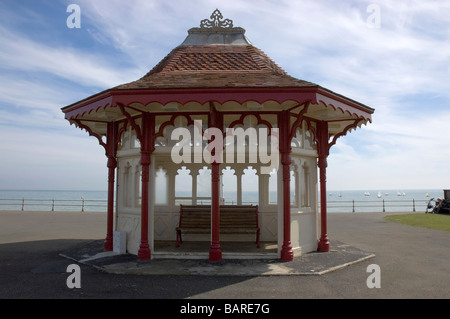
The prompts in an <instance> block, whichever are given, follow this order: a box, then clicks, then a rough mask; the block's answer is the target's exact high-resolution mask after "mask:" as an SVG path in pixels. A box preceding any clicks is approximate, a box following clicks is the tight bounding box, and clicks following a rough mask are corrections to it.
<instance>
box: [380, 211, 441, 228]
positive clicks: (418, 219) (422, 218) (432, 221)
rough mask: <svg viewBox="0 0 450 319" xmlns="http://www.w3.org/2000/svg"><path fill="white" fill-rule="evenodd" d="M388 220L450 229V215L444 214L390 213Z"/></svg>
mask: <svg viewBox="0 0 450 319" xmlns="http://www.w3.org/2000/svg"><path fill="white" fill-rule="evenodd" d="M385 218H386V219H387V220H390V221H394V222H399V223H402V224H405V225H410V226H420V227H426V228H432V229H439V230H447V231H450V215H442V214H424V213H422V214H404V215H388V216H385Z"/></svg>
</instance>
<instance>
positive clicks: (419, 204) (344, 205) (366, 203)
mask: <svg viewBox="0 0 450 319" xmlns="http://www.w3.org/2000/svg"><path fill="white" fill-rule="evenodd" d="M427 204H428V200H422V199H421V200H416V199H406V200H385V199H382V200H361V201H357V200H342V201H327V210H328V211H330V212H331V211H340V212H341V211H342V212H349V211H351V212H352V213H355V212H368V211H371V212H383V213H385V212H396V211H411V212H416V211H417V210H419V211H422V210H423V211H424V212H425V210H426V207H427ZM319 206H320V203H319Z"/></svg>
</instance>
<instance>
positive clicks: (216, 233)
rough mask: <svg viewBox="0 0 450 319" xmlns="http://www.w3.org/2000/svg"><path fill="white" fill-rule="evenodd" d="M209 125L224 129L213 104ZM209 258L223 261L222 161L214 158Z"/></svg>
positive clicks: (220, 117) (213, 153)
mask: <svg viewBox="0 0 450 319" xmlns="http://www.w3.org/2000/svg"><path fill="white" fill-rule="evenodd" d="M210 107H211V112H210V116H209V127H210V128H211V127H216V128H219V129H220V130H221V131H222V129H223V122H222V116H221V114H219V113H218V112H217V110H216V109H215V107H214V105H212V104H211V106H210ZM217 151H219V152H221V151H222V150H217V149H216V148H214V149H213V150H212V152H211V155H212V156H213V157H215V155H216V152H217ZM209 260H210V261H221V260H222V249H221V248H220V163H218V162H217V161H216V160H213V162H212V163H211V247H210V248H209Z"/></svg>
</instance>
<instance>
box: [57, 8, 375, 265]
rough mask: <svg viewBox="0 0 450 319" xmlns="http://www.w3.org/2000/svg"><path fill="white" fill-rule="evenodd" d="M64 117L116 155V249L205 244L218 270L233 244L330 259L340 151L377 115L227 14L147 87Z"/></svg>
mask: <svg viewBox="0 0 450 319" xmlns="http://www.w3.org/2000/svg"><path fill="white" fill-rule="evenodd" d="M62 111H63V113H64V114H65V118H66V119H67V120H68V121H69V122H70V123H71V124H74V125H76V126H77V127H78V128H80V129H84V130H86V131H87V132H88V133H89V135H90V136H94V137H96V138H97V139H98V142H99V143H100V145H101V146H102V147H104V149H105V153H106V157H107V167H108V208H107V225H106V239H105V243H104V247H105V250H112V249H113V237H114V236H113V234H114V235H115V234H120V233H121V234H126V250H127V251H128V252H129V253H131V254H136V255H137V256H138V258H139V259H140V260H148V259H151V258H158V256H163V253H164V248H161V247H165V246H164V245H160V244H161V243H169V245H170V247H171V249H172V250H171V251H172V254H173V255H172V256H175V257H176V256H177V255H178V257H181V256H182V255H183V253H182V251H183V250H182V249H183V248H184V247H188V246H185V245H186V243H189V244H190V245H191V246H190V247H194V246H195V245H198V247H200V246H201V244H202V243H203V244H205V241H206V243H207V251H205V252H204V255H201V254H200V255H199V256H205V258H209V260H211V261H219V260H222V258H227V257H226V256H231V257H232V256H233V254H232V253H233V251H224V252H223V253H224V255H222V250H223V249H222V247H223V245H224V243H225V242H234V243H235V247H236V245H239V244H240V243H241V244H242V245H244V244H245V243H246V242H247V244H248V243H250V242H254V243H252V245H254V244H255V242H256V245H257V247H260V245H263V244H264V243H272V244H273V246H274V247H275V249H274V251H273V255H274V256H276V257H277V258H279V259H281V260H283V261H290V260H292V259H293V258H294V256H296V255H301V254H304V253H307V252H311V251H321V252H327V251H329V249H330V242H329V239H328V235H327V205H326V167H327V158H328V156H329V150H330V147H332V146H333V145H334V144H335V143H336V140H337V139H338V138H340V137H342V136H343V135H346V134H347V133H348V132H350V131H351V130H354V129H357V128H358V127H361V126H362V125H363V124H367V123H368V122H371V120H372V119H371V115H372V114H373V112H374V110H373V109H372V108H370V107H368V106H366V105H363V104H361V103H358V102H356V101H354V100H351V99H349V98H347V97H345V96H342V95H340V94H337V93H335V92H332V91H331V90H328V89H326V88H324V87H321V86H319V85H317V84H314V83H311V82H307V81H304V80H300V79H297V78H294V77H292V76H290V75H288V74H287V73H286V71H284V70H283V69H282V68H281V67H279V66H278V65H277V64H276V63H275V62H274V61H273V60H272V59H270V58H269V57H268V56H267V55H266V54H265V53H264V52H263V51H261V50H260V49H258V48H257V47H255V46H254V45H253V44H252V43H251V42H250V41H249V40H248V39H247V37H246V36H245V30H244V29H243V28H240V27H234V26H233V21H232V20H230V19H224V18H223V16H222V14H221V13H220V11H219V10H217V9H216V10H215V11H214V12H213V14H212V15H211V16H210V18H209V19H204V20H202V21H201V23H200V27H195V28H191V29H190V30H189V31H188V35H187V37H186V38H185V40H184V42H182V43H181V44H180V45H179V46H178V47H176V48H174V49H173V50H172V51H171V52H170V53H169V54H168V55H167V56H166V57H165V58H164V59H162V60H161V61H160V62H159V63H158V64H157V65H156V66H155V67H154V68H153V69H151V70H150V71H149V72H148V73H147V74H145V75H144V76H143V77H142V78H140V79H138V80H136V81H134V82H131V83H126V84H123V85H119V86H117V87H114V88H111V89H108V90H106V91H103V92H100V93H98V94H95V95H93V96H90V97H87V98H86V99H83V100H81V101H79V102H76V103H74V104H71V105H69V106H66V107H63V108H62ZM80 151H81V150H80ZM116 180H117V183H116ZM319 184H320V202H321V206H320V207H321V208H320V210H319V209H318V207H319V206H318V202H319V198H318V194H319V192H318V187H317V186H318V185H319ZM249 191H253V193H252V194H256V195H255V196H254V197H253V198H252V201H253V202H252V203H248V202H247V201H248V198H247V197H246V194H248V193H249ZM230 192H231V193H232V195H229V193H230ZM192 245H194V246H192ZM175 246H177V247H178V248H176V247H175ZM166 247H168V246H166ZM254 248H255V249H256V250H258V249H260V250H263V248H256V247H254ZM225 253H227V254H228V253H230V255H226V254H225ZM253 253H254V251H253V250H252V251H250V250H249V251H245V250H244V251H240V255H239V256H240V257H243V258H254V257H252V256H256V255H253ZM193 255H195V254H194V253H192V254H190V255H189V256H191V257H192V256H193ZM231 257H230V258H231ZM234 257H236V256H234ZM272 257H273V256H272Z"/></svg>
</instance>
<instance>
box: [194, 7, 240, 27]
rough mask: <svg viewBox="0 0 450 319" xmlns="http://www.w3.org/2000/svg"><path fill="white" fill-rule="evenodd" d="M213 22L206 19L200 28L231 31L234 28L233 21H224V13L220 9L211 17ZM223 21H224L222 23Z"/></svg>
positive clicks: (201, 22)
mask: <svg viewBox="0 0 450 319" xmlns="http://www.w3.org/2000/svg"><path fill="white" fill-rule="evenodd" d="M210 19H211V20H208V19H204V20H202V21H200V28H202V29H222V28H223V29H231V28H232V27H233V20H230V19H225V20H223V16H222V13H221V12H220V11H219V9H216V10H214V12H213V13H212V14H211V17H210ZM221 20H223V21H221Z"/></svg>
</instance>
